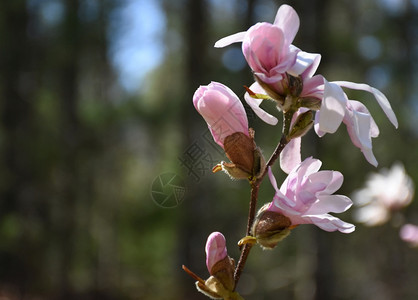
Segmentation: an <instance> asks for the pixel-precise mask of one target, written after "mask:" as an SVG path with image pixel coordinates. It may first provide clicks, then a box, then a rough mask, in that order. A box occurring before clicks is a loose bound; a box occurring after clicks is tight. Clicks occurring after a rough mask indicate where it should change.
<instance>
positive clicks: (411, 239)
mask: <svg viewBox="0 0 418 300" xmlns="http://www.w3.org/2000/svg"><path fill="white" fill-rule="evenodd" d="M399 235H400V237H401V239H402V240H403V241H405V242H407V243H409V244H410V245H411V246H413V247H418V226H416V225H412V224H405V225H403V226H402V227H401V231H400V232H399Z"/></svg>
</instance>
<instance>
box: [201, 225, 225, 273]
mask: <svg viewBox="0 0 418 300" xmlns="http://www.w3.org/2000/svg"><path fill="white" fill-rule="evenodd" d="M205 250H206V266H207V267H208V271H209V273H210V274H211V275H213V274H212V271H211V270H212V268H213V266H214V265H215V264H216V263H217V262H219V261H221V260H223V259H224V258H225V257H227V251H226V241H225V237H224V235H223V234H222V233H220V232H212V233H211V234H210V235H209V237H208V240H207V242H206V248H205Z"/></svg>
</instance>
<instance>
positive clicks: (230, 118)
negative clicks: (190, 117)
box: [193, 81, 249, 148]
mask: <svg viewBox="0 0 418 300" xmlns="http://www.w3.org/2000/svg"><path fill="white" fill-rule="evenodd" d="M193 104H194V106H195V108H196V110H197V111H198V112H199V113H200V114H201V115H202V117H203V118H204V119H205V121H206V123H207V124H208V127H209V130H210V132H211V133H212V136H213V139H214V140H215V142H216V143H218V144H219V145H220V146H221V147H222V148H223V147H224V140H225V138H226V137H227V136H229V135H231V134H233V133H235V132H242V133H244V134H245V135H246V136H249V134H248V120H247V115H246V113H245V109H244V106H243V105H242V103H241V101H240V100H239V98H238V96H237V95H236V94H235V93H234V92H233V91H232V90H231V89H230V88H228V87H227V86H225V85H223V84H221V83H218V82H214V81H212V82H211V83H210V84H209V85H207V86H200V87H199V88H198V89H197V90H196V92H195V93H194V95H193Z"/></svg>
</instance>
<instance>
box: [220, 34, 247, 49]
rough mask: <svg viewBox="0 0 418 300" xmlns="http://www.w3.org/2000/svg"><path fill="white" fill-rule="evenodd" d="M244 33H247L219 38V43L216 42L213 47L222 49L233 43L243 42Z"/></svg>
mask: <svg viewBox="0 0 418 300" xmlns="http://www.w3.org/2000/svg"><path fill="white" fill-rule="evenodd" d="M246 33H247V32H246V31H242V32H238V33H234V34H232V35H229V36H226V37H224V38H221V39H220V40H219V41H217V42H216V43H215V46H214V47H215V48H223V47H226V46H229V45H231V44H233V43H239V42H242V41H243V40H244V37H245V34H246Z"/></svg>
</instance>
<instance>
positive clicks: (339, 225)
mask: <svg viewBox="0 0 418 300" xmlns="http://www.w3.org/2000/svg"><path fill="white" fill-rule="evenodd" d="M306 218H308V219H310V221H311V222H312V223H313V224H315V225H316V226H318V227H319V228H321V229H322V230H325V231H329V232H330V231H336V230H338V231H340V232H342V233H351V232H353V231H354V230H355V229H356V227H355V226H354V225H353V224H350V223H347V222H344V221H342V220H340V219H338V218H336V217H333V216H331V215H328V214H325V215H319V216H306Z"/></svg>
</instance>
